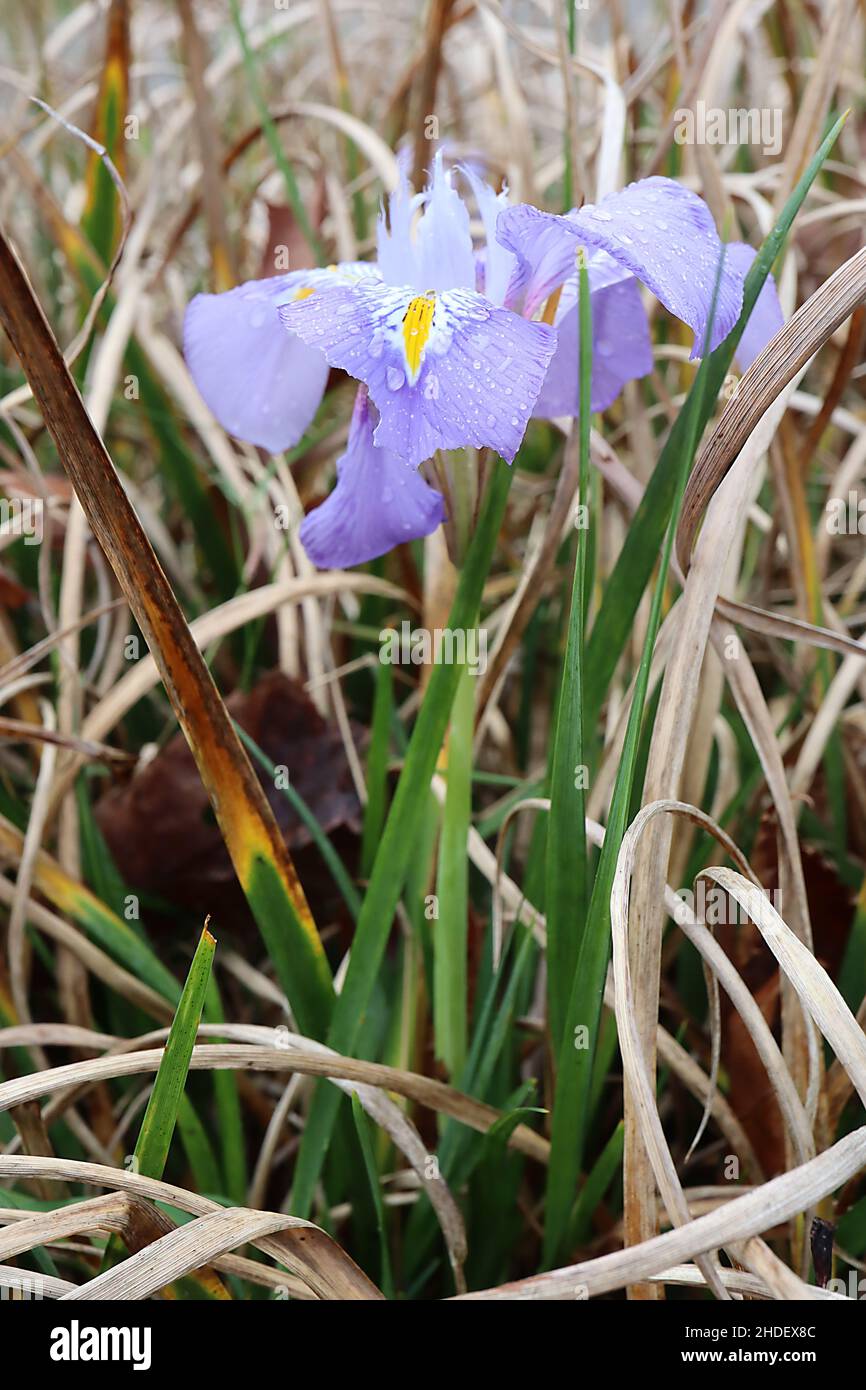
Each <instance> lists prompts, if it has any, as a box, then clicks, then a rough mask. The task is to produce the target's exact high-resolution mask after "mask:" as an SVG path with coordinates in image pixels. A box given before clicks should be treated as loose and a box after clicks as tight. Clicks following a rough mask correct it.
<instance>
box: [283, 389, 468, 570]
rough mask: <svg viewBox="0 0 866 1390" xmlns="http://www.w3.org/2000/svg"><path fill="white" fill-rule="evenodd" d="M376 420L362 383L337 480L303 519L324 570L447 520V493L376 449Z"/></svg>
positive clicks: (356, 561)
mask: <svg viewBox="0 0 866 1390" xmlns="http://www.w3.org/2000/svg"><path fill="white" fill-rule="evenodd" d="M375 421H376V411H375V409H374V407H373V406H372V405H370V403H369V402H368V399H367V392H366V391H365V390H364V389H363V388H362V389H361V390H360V391H359V392H358V396H357V398H356V401H355V410H354V413H353V415H352V423H351V425H350V427H349V441H348V446H347V448H346V452H345V454H343V456H342V458H340V459H339V460H338V461H337V485H336V487H335V488H334V490H333V492H332V493H331V495H330V496H329V497H328V498H327V499H326V500H325V501H324V502H323V503H322V505H321V506H320V507H316V509H315V511H312V512H310V514H309V516H307V517H305V518H304V521H303V523H302V524H301V530H300V536H301V541H302V543H303V546H304V549H305V550H306V552H307V554H308V555H309V557H310V559H311V560H312V561H313V563H314V564H315V565H318V566H319V568H320V569H348V568H349V567H350V566H351V565H363V564H365V563H366V561H367V560H374V559H375V558H376V556H377V555H384V554H385V552H386V551H388V550H391V549H393V547H394V546H395V545H399V544H400V543H401V542H402V541H409V540H415V539H416V538H417V537H419V536H429V535H430V533H431V531H435V530H436V527H437V526H438V525H439V524H440V522H442V521H444V520H445V502H444V499H443V497H442V494H441V493H439V492H436V491H435V490H434V489H433V488H432V487H428V485H427V483H425V481H424V479H423V478H422V477H421V475H420V473H418V472H416V470H415V469H414V468H408V467H407V466H406V464H405V463H403V461H402V459H400V458H398V457H397V455H396V454H393V453H391V451H390V450H388V449H377V448H376V446H375V445H374V443H373V427H374V424H375Z"/></svg>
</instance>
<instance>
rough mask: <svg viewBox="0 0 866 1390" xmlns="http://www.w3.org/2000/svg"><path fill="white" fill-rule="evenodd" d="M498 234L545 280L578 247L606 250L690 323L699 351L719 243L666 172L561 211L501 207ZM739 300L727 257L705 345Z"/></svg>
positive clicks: (717, 338) (718, 334)
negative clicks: (572, 209) (560, 213)
mask: <svg viewBox="0 0 866 1390" xmlns="http://www.w3.org/2000/svg"><path fill="white" fill-rule="evenodd" d="M498 236H499V239H500V240H501V241H502V242H503V243H504V245H505V246H507V247H508V248H509V250H511V251H514V252H515V254H516V255H518V256H522V257H523V258H524V259H525V260H526V261H528V263H529V265H530V266H531V267H532V268H533V279H534V280H538V278H539V276H540V274H541V273H542V272H543V274H544V275H545V277H546V280H547V283H548V284H551V281H555V277H556V276H557V275H561V274H562V273H563V272H565V273H567V270H570V267H571V266H573V263H574V259H573V258H574V251H575V250H576V248H577V247H578V246H580V245H583V246H594V247H597V248H599V249H600V250H602V251H606V252H607V253H608V254H609V255H610V256H612V257H613V259H614V260H615V261H617V262H618V263H619V265H621V266H624V267H625V269H626V270H628V271H630V272H631V273H632V274H633V275H636V276H637V278H638V279H639V280H642V281H643V283H644V284H645V285H646V286H647V287H648V288H649V289H650V290H652V292H653V294H654V295H655V296H656V297H657V298H658V299H660V300H661V302H662V304H664V306H665V308H667V309H669V310H670V312H671V313H672V314H676V316H677V318H680V319H682V321H683V322H684V323H687V324H688V325H689V327H690V328H691V329H693V331H694V333H695V344H694V348H693V350H692V356H693V357H697V356H699V355H700V354H701V352H702V351H703V349H704V337H705V335H706V329H707V323H708V320H709V316H710V309H711V306H712V302H713V293H714V287H715V282H716V273H717V270H718V266H719V261H720V258H721V255H722V243H721V241H720V239H719V235H718V233H717V231H716V228H715V226H714V224H713V219H712V216H711V215H710V210H709V208H708V207H707V205H706V203H704V202H703V200H702V199H701V198H699V197H698V196H697V194H695V193H692V192H691V191H690V190H689V189H687V188H683V186H682V185H681V184H679V183H675V182H674V180H673V179H667V178H662V177H661V176H654V177H652V178H649V179H641V180H640V181H639V182H638V183H632V184H629V186H628V187H627V188H623V189H622V190H621V191H619V192H616V193H609V194H607V196H606V197H605V198H602V200H601V202H600V203H599V204H598V205H596V206H594V205H592V204H587V205H586V206H585V207H582V208H581V209H580V210H579V211H578V212H575V213H570V214H569V215H568V216H567V217H561V216H557V215H556V214H554V213H547V212H540V211H539V210H538V208H533V207H530V206H529V205H527V204H522V205H521V206H519V207H514V208H508V209H506V211H505V212H502V213H500V216H499V223H498ZM569 248H571V260H570V261H569V254H568V252H569ZM742 299H743V286H742V279H741V277H740V276H739V275H738V274H737V272H736V270H735V269H734V267H733V265H731V264H730V263H729V261H728V258H727V257H726V258H725V261H724V264H723V266H722V271H721V276H720V280H719V289H718V296H717V299H716V305H715V313H714V317H713V331H712V336H711V341H710V348H711V349H712V348H715V347H718V345H719V343H720V342H722V340H723V339H724V338H726V337H727V335H728V334H729V333H730V331H731V329H732V328H733V326H734V324H735V323H736V321H737V319H738V317H739V313H740V309H741V307H742Z"/></svg>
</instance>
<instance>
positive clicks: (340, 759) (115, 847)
mask: <svg viewBox="0 0 866 1390" xmlns="http://www.w3.org/2000/svg"><path fill="white" fill-rule="evenodd" d="M227 705H228V708H229V711H230V713H231V714H232V716H233V717H234V718H235V719H236V720H237V721H238V723H239V724H240V726H241V728H242V729H244V730H245V731H246V732H247V733H248V734H249V735H250V737H251V738H253V739H254V740H255V742H256V743H257V744H258V746H259V747H260V748H261V750H262V752H264V753H265V754H266V755H267V757H268V758H269V759H270V761H271V762H272V763H273V764H275V766H276V768H277V770H278V771H280V770H282V772H283V773H284V774H285V772H286V770H287V769H291V783H292V786H293V787H294V789H295V790H296V791H297V792H298V794H299V795H300V796H301V797H302V798H303V800H304V801H305V802H306V804H307V806H308V807H309V808H310V810H311V811H312V812H313V814H314V815H315V817H316V819H317V820H318V822H319V824H320V825H321V826H322V829H323V830H324V831H325V832H326V833H327V834H329V835H331V836H332V837H334V840H335V847H336V849H337V852H338V854H339V855H340V857H341V858H343V859H344V860H347V862H348V863H349V864H351V863H352V861H353V858H354V854H355V850H356V848H357V845H356V841H357V837H358V834H359V831H360V805H359V802H358V798H357V796H356V793H355V790H354V787H353V784H352V779H351V775H350V772H349V768H348V764H347V762H346V755H345V751H344V748H343V743H342V740H341V738H340V735H339V733H338V731H337V730H336V728H335V727H333V726H332V725H330V724H328V723H326V722H325V720H323V719H322V717H321V716H320V715H319V713H318V711H317V710H316V708H315V706H314V705H313V704H312V702H311V700H310V699H309V698H308V696H307V695H306V693H305V691H304V689H303V687H302V686H301V685H300V684H299V682H297V681H295V680H292V679H290V678H289V677H288V676H286V675H284V674H283V673H282V672H281V671H272V672H270V673H269V674H268V675H266V676H264V677H262V679H261V680H259V681H258V682H257V684H256V685H255V687H254V688H253V689H252V690H251V691H250V692H249V694H244V693H242V692H240V691H236V692H235V694H234V695H232V696H231V697H230V698H229V699H228V701H227ZM254 766H255V770H256V772H257V774H258V776H259V780H260V781H261V784H262V787H263V788H264V792H265V795H266V797H267V799H268V801H269V802H270V804H271V807H272V809H273V812H274V814H275V816H276V819H277V824H278V825H279V828H280V830H281V832H282V834H283V837H284V838H285V841H286V844H287V845H288V846H289V847H290V849H291V851H292V857H293V859H294V860H295V862H296V867H297V869H298V874H299V876H300V878H301V881H302V883H303V886H304V889H305V892H306V893H307V896H308V898H309V899H310V903H311V906H312V907H313V911H314V914H315V917H316V921H317V922H319V923H320V925H324V924H325V923H327V922H328V921H332V920H334V917H335V915H336V914H337V913H338V912H339V910H340V905H341V903H342V900H341V899H340V898H339V896H338V894H337V893H336V890H335V889H334V885H333V882H332V879H331V877H330V874H329V872H328V870H327V868H326V867H325V865H324V864H323V863H322V860H321V856H320V854H319V851H318V849H317V848H316V847H315V845H314V844H313V840H312V836H311V834H310V832H309V830H308V829H307V827H306V826H305V825H304V824H303V822H302V821H301V820H300V818H299V817H298V815H297V813H296V811H295V810H294V808H293V807H292V806H291V805H290V803H289V801H288V800H287V798H286V796H285V795H284V793H283V791H282V790H281V789H280V788H279V787H277V786H276V785H275V783H274V779H272V778H271V777H269V776H268V775H267V774H266V773H265V772H263V770H262V769H261V768H260V767H259V765H258V764H257V763H254ZM96 818H97V821H98V823H99V826H100V829H101V830H102V833H103V835H104V836H105V839H106V842H107V844H108V846H109V849H110V850H111V853H112V855H113V857H114V860H115V862H116V864H117V867H118V869H119V870H120V873H121V874H122V876H123V878H124V880H125V881H126V883H128V884H129V886H130V887H132V888H136V889H139V890H140V891H142V892H146V893H151V894H154V895H156V896H158V897H160V898H163V899H165V900H166V901H167V902H170V903H172V904H174V905H176V906H178V907H184V908H188V909H190V910H191V911H193V912H196V913H204V912H210V913H211V914H212V915H213V917H214V919H215V921H217V922H218V923H219V925H220V926H221V927H223V928H224V927H225V926H227V925H228V926H235V927H237V928H243V927H245V926H246V925H247V924H249V923H251V920H252V919H251V917H250V915H249V912H248V909H247V908H246V904H245V901H244V898H243V894H242V893H241V890H240V887H239V885H238V883H237V880H236V878H235V874H234V870H233V868H232V865H231V861H230V859H229V856H228V853H227V852H226V850H225V847H224V845H223V841H222V837H221V836H220V833H219V830H218V828H217V825H216V821H215V819H214V816H213V813H212V811H211V809H210V805H209V802H208V798H207V794H206V792H205V790H204V787H203V786H202V782H201V778H200V777H199V774H198V770H197V768H196V765H195V762H194V760H193V757H192V754H191V753H190V751H189V748H188V746H187V743H186V741H185V739H184V738H183V736H182V735H181V734H177V735H176V736H175V737H174V738H172V739H171V741H170V742H169V743H168V744H166V746H165V748H163V749H162V751H161V752H159V753H158V754H157V755H156V757H155V758H153V760H152V761H151V762H150V763H148V764H147V766H146V767H144V768H142V769H141V770H140V771H139V772H138V773H136V774H135V775H134V776H133V777H132V779H131V781H128V782H126V783H119V782H118V783H115V785H113V786H112V787H111V788H110V789H109V790H108V791H107V792H106V793H105V794H104V795H103V796H102V798H101V799H100V801H99V803H98V805H97V807H96ZM151 920H152V914H149V915H148V923H149V924H150V922H151Z"/></svg>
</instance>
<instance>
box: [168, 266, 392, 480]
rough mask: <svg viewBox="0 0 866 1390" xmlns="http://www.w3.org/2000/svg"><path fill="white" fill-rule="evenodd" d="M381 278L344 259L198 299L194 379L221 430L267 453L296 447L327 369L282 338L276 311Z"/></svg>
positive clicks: (186, 336)
mask: <svg viewBox="0 0 866 1390" xmlns="http://www.w3.org/2000/svg"><path fill="white" fill-rule="evenodd" d="M370 276H372V277H374V278H377V279H378V278H379V272H378V270H377V268H376V266H374V265H369V264H368V263H367V262H365V261H344V262H342V263H341V264H340V265H337V266H332V267H330V268H329V269H328V270H296V271H292V272H291V274H289V275H275V276H273V277H272V278H270V279H267V280H247V281H246V283H245V284H243V285H238V286H236V288H235V289H233V290H226V291H225V293H223V294H197V295H196V296H195V298H194V299H193V300H191V302H190V303H189V304H188V305H187V310H186V314H185V316H184V321H183V351H184V357H185V358H186V361H187V366H188V367H189V369H190V373H191V374H192V378H193V381H194V382H195V384H196V386H197V387H198V389H199V392H200V393H201V395H202V397H203V399H204V400H205V401H206V403H207V405H208V406H209V407H210V409H211V410H212V411H213V413H214V415H215V416H216V418H217V419H218V420H219V422H220V424H221V425H222V427H223V429H225V430H228V432H229V434H234V435H236V436H237V438H238V439H244V440H246V441H247V443H248V444H258V445H260V446H261V448H263V449H269V450H270V452H271V453H273V454H278V453H281V452H282V450H283V449H288V448H291V446H292V445H293V444H297V442H298V440H299V439H300V438H301V436H302V434H303V433H304V431H305V429H306V428H307V426H308V425H309V423H310V421H311V420H312V418H313V416H314V415H315V413H316V411H317V410H318V408H319V404H320V402H321V399H322V395H323V393H324V390H325V383H326V382H327V380H328V364H327V362H326V361H325V359H324V357H323V356H322V354H321V353H320V352H317V351H315V350H314V349H311V348H309V347H307V346H306V344H305V343H302V342H301V340H300V339H299V338H295V337H291V338H288V339H287V338H286V330H285V328H284V327H283V325H282V324H281V322H280V319H279V315H278V312H277V310H278V308H279V306H280V305H281V304H286V303H291V301H292V300H294V299H297V298H298V297H301V298H304V297H307V296H309V295H311V294H315V293H318V292H319V291H320V290H321V289H323V288H326V287H327V286H329V285H332V284H338V283H340V281H343V280H344V281H349V282H354V281H357V280H360V279H364V278H367V277H370Z"/></svg>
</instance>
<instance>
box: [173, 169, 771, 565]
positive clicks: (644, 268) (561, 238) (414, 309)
mask: <svg viewBox="0 0 866 1390" xmlns="http://www.w3.org/2000/svg"><path fill="white" fill-rule="evenodd" d="M461 173H462V176H463V177H464V178H465V179H466V181H467V182H468V184H469V187H470V188H471V191H472V195H473V197H474V200H475V204H476V207H477V210H478V215H479V217H480V219H481V223H482V225H483V230H484V241H483V244H482V245H481V246H480V247H478V246H476V245H474V243H473V239H472V235H471V230H470V218H469V211H468V209H467V206H466V204H465V202H464V201H463V199H462V198H461V197H460V195H459V194H458V192H457V190H456V188H455V187H454V185H453V182H452V175H451V173H450V172H448V171H446V170H445V168H444V165H443V161H442V158H441V154H439V155H437V156H436V157H435V159H434V162H433V168H432V171H431V178H430V183H429V185H428V186H427V188H426V189H425V190H424V191H423V192H421V193H418V194H413V193H412V191H411V189H410V187H409V184H408V180H407V178H406V173H405V166H404V165H402V164H401V168H400V178H399V182H398V186H397V188H396V189H395V191H394V192H393V193H392V194H391V196H390V198H389V206H388V216H387V219H386V217H385V214H384V212H383V213H382V214H381V215H380V218H379V224H378V238H377V240H378V265H370V264H367V263H364V262H353V263H348V264H343V265H338V266H334V267H331V268H330V269H329V270H319V271H299V272H295V273H294V274H289V275H284V276H280V277H276V278H274V279H272V280H264V281H250V282H248V283H247V284H246V285H241V286H239V287H238V288H237V289H235V290H230V291H228V292H227V293H225V294H222V295H199V296H198V297H197V298H196V299H194V300H193V301H192V303H191V304H190V306H189V309H188V311H187V317H186V323H185V335H184V341H185V350H186V355H187V360H188V362H189V365H190V370H191V371H192V374H193V376H194V378H195V380H196V382H197V384H198V386H199V389H200V391H201V393H202V395H203V396H204V398H205V400H206V401H207V402H208V404H209V405H210V406H211V409H212V410H213V411H214V413H215V414H216V416H217V418H218V419H219V420H220V422H221V423H222V424H223V425H224V426H225V427H226V428H227V429H228V430H229V431H230V432H231V433H234V434H237V435H239V436H240V437H241V438H244V439H247V440H249V441H250V442H252V443H256V444H260V445H263V446H264V447H266V448H269V449H274V450H278V449H284V448H287V447H288V446H289V445H291V444H293V443H296V442H297V440H298V439H299V438H300V437H301V435H302V433H303V431H304V430H305V429H306V427H307V425H308V424H309V422H310V420H311V419H312V417H313V415H314V414H315V411H316V409H317V407H318V405H319V402H320V400H321V397H322V393H323V391H324V387H325V382H326V379H327V371H328V366H329V365H330V366H334V367H340V368H342V369H343V370H344V371H346V372H348V374H349V375H351V376H354V377H355V378H356V379H358V381H359V382H361V383H362V386H361V389H360V391H359V395H358V399H357V401H356V406H355V411H354V414H353V418H352V424H351V427H350V431H349V440H348V445H347V449H346V452H345V454H344V455H343V456H342V458H341V459H340V460H339V463H338V467H337V483H336V486H335V488H334V490H333V492H332V493H331V495H330V496H329V497H328V499H327V500H326V501H325V502H324V503H323V504H322V505H321V506H320V507H318V508H317V509H316V510H314V511H313V512H311V513H310V514H309V515H308V517H307V518H306V519H305V521H304V523H303V525H302V528H301V539H302V541H303V543H304V546H305V548H306V549H307V552H308V554H309V555H310V557H311V559H313V561H314V562H315V563H316V564H317V565H320V566H340V567H345V566H348V565H352V564H361V563H363V562H364V561H366V560H369V559H372V558H374V557H375V556H377V555H381V554H383V553H384V552H385V551H386V550H389V549H390V548H391V547H392V546H393V545H395V544H397V543H398V542H399V541H401V540H409V539H412V538H415V537H420V536H425V535H428V534H430V532H431V531H433V530H434V529H435V528H436V526H438V525H439V523H440V521H441V520H442V519H443V517H444V514H445V504H444V500H443V498H442V496H441V495H440V494H439V493H438V492H435V491H434V490H433V489H432V488H430V487H429V486H428V484H427V483H426V482H425V481H424V479H423V478H422V476H421V474H420V473H419V472H417V471H416V470H417V469H418V466H419V465H420V464H421V463H422V462H423V461H424V460H426V459H428V458H430V457H431V456H432V455H433V454H434V453H435V452H436V451H437V450H440V449H443V450H446V449H457V448H461V447H465V446H475V447H482V446H489V447H490V448H493V449H495V450H496V451H497V452H498V453H500V454H502V456H503V457H504V458H505V459H507V460H508V462H511V461H512V460H513V458H514V455H515V454H516V452H517V449H518V448H519V446H520V443H521V441H522V439H523V435H524V433H525V430H526V426H527V424H528V421H529V419H530V417H531V416H532V415H537V416H542V417H545V418H553V417H560V416H575V415H576V414H577V410H578V401H577V394H578V372H577V356H578V351H577V347H578V345H577V332H578V312H577V307H578V306H577V300H578V282H577V275H576V270H575V267H576V254H577V251H578V248H580V247H583V248H585V250H586V252H587V270H588V276H589V286H590V295H591V309H592V323H593V373H592V408H593V410H603V409H605V408H606V407H607V406H609V405H610V404H611V403H612V401H613V400H614V399H615V398H616V397H617V396H618V395H619V393H620V391H621V390H622V388H623V386H624V385H625V383H626V382H627V381H630V380H633V379H636V378H638V377H641V376H645V375H646V374H647V373H648V372H649V371H651V369H652V360H653V359H652V348H651V342H650V334H649V325H648V321H647V316H646V311H645V309H644V306H643V301H642V299H641V294H640V289H639V282H642V283H643V284H644V285H645V286H646V287H647V288H648V289H649V290H650V291H651V292H652V293H653V294H654V295H655V296H656V297H657V298H658V299H659V300H660V301H661V303H662V304H663V305H664V306H665V307H666V308H667V309H668V310H670V312H671V313H673V314H674V315H676V316H677V317H678V318H680V319H682V320H683V322H684V323H686V324H687V325H688V326H689V327H690V328H691V329H692V330H693V332H694V334H695V343H694V349H693V352H692V356H693V357H695V356H697V355H698V353H699V352H700V350H701V349H702V348H703V345H704V340H705V337H706V330H707V325H708V321H709V317H710V309H711V305H712V301H713V293H714V286H715V282H716V274H717V270H718V267H719V264H720V262H721V272H720V278H719V288H718V293H717V298H716V304H715V311H714V315H713V331H712V340H711V343H710V346H711V348H715V347H716V346H717V345H718V344H719V343H720V342H721V341H722V340H723V339H724V338H725V337H727V335H728V333H729V332H730V331H731V329H732V328H733V326H734V324H735V323H736V322H737V319H738V318H739V315H740V311H741V308H742V300H743V280H744V276H745V273H746V271H747V270H748V266H749V264H750V263H751V260H752V258H753V257H754V255H755V252H754V251H753V250H752V248H751V247H749V246H745V245H743V244H740V243H733V244H732V245H730V246H729V247H727V248H725V251H726V254H725V255H724V258H723V257H722V252H723V248H722V243H721V241H720V239H719V236H718V233H717V231H716V228H715V226H714V224H713V220H712V217H711V215H710V212H709V209H708V208H707V206H706V204H705V203H704V202H703V201H702V200H701V199H700V198H699V197H698V196H697V195H696V194H694V193H692V192H690V191H689V190H688V189H686V188H684V187H682V186H681V185H680V184H678V183H675V182H674V181H673V180H672V179H667V178H661V177H654V178H649V179H644V180H641V181H640V182H638V183H633V184H631V185H629V186H628V187H627V188H624V189H622V190H620V191H619V192H616V193H610V194H608V195H607V196H606V197H605V198H603V199H601V201H600V202H599V203H598V204H597V205H585V206H584V207H582V208H581V209H580V210H579V211H576V212H570V213H568V214H566V215H565V216H558V215H556V214H553V213H547V212H542V211H540V210H539V209H537V208H534V207H531V206H529V205H526V204H523V205H518V206H514V207H509V206H508V203H507V194H505V193H499V194H497V193H495V192H494V191H493V189H492V188H490V187H489V186H488V185H487V184H485V183H484V182H483V181H482V180H481V179H480V178H479V177H478V176H477V175H476V174H475V173H474V172H473V171H472V170H471V169H469V168H463V169H462V171H461ZM551 296H556V297H555V298H553V299H551ZM545 302H548V303H549V304H550V306H551V309H554V306H555V309H554V312H553V324H552V325H551V324H548V323H546V322H538V321H537V316H538V314H539V311H540V310H541V307H542V305H543V304H545ZM547 316H548V315H545V317H547ZM781 322H782V315H781V310H780V308H779V304H778V299H777V297H776V292H775V287H774V286H773V284H772V281H771V280H769V279H768V281H767V283H766V285H765V286H764V289H763V290H762V293H761V296H760V297H759V300H758V302H757V304H756V306H755V309H754V311H753V313H752V315H751V317H750V320H749V324H748V325H747V328H746V331H745V333H744V334H743V337H742V339H741V341H740V345H739V350H738V354H737V355H738V360H739V363H740V366H741V367H743V368H745V367H747V366H748V365H749V362H750V361H751V360H752V358H753V357H754V356H756V355H757V353H758V352H759V351H760V350H761V348H762V347H763V346H764V343H765V342H766V341H768V340H769V338H770V337H772V336H773V334H774V333H775V332H776V331H777V329H778V328H779V327H780V325H781Z"/></svg>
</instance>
